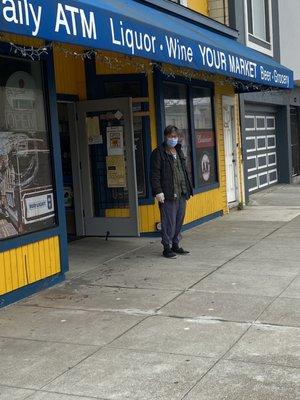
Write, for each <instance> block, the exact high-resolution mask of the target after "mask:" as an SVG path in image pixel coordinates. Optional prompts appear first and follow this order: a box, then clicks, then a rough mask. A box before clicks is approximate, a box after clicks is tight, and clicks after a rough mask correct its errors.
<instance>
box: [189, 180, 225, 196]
mask: <svg viewBox="0 0 300 400" xmlns="http://www.w3.org/2000/svg"><path fill="white" fill-rule="evenodd" d="M219 188H220V183H219V182H215V183H211V184H209V185H204V186H201V187H198V188H195V189H193V195H194V196H195V195H197V194H200V193H204V192H208V191H209V190H214V189H219Z"/></svg>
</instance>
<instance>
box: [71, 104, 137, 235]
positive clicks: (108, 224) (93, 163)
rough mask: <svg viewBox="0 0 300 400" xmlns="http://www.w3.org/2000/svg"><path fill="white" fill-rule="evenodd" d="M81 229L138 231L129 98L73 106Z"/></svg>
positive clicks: (118, 232)
mask: <svg viewBox="0 0 300 400" xmlns="http://www.w3.org/2000/svg"><path fill="white" fill-rule="evenodd" d="M77 113H78V129H79V137H80V140H79V143H80V156H81V157H80V158H81V173H82V186H83V207H84V221H85V234H86V235H87V236H106V235H110V236H139V223H138V194H137V182H136V167H135V152H134V146H135V145H134V130H133V119H132V103H131V99H128V98H119V99H105V100H92V101H86V102H80V103H78V106H77Z"/></svg>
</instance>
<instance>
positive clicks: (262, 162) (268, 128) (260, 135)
mask: <svg viewBox="0 0 300 400" xmlns="http://www.w3.org/2000/svg"><path fill="white" fill-rule="evenodd" d="M245 120H246V131H245V139H246V154H247V156H246V174H247V188H248V192H249V193H253V192H256V191H259V190H263V189H264V188H267V187H268V186H270V185H273V184H275V183H277V181H278V172H277V153H276V142H277V140H276V117H275V114H272V113H270V112H269V113H263V112H259V113H258V112H252V113H247V114H246V116H245Z"/></svg>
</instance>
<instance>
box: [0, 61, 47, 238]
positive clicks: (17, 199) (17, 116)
mask: <svg viewBox="0 0 300 400" xmlns="http://www.w3.org/2000/svg"><path fill="white" fill-rule="evenodd" d="M0 71H1V74H0V76H1V77H0V105H1V107H0V239H6V238H9V237H11V236H18V235H21V234H25V233H30V232H35V231H38V230H41V229H45V228H49V227H52V226H54V225H55V201H54V190H53V183H52V171H51V158H50V149H49V140H48V133H47V129H46V120H45V110H44V93H43V88H42V78H41V70H40V66H39V63H37V62H35V63H34V62H29V61H18V60H13V59H6V58H4V57H3V58H1V57H0Z"/></svg>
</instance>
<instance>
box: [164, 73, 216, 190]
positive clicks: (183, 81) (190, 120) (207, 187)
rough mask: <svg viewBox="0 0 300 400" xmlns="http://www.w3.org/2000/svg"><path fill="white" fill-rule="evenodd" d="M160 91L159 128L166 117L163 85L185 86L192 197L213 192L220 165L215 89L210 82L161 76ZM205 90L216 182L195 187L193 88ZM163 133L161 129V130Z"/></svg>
mask: <svg viewBox="0 0 300 400" xmlns="http://www.w3.org/2000/svg"><path fill="white" fill-rule="evenodd" d="M159 82H160V87H161V90H160V91H159V101H160V110H161V121H160V122H161V126H162V127H163V126H165V125H166V116H165V107H164V93H163V89H162V87H163V84H164V83H177V84H184V85H186V89H187V118H188V129H189V142H190V148H191V165H192V177H191V178H192V184H193V195H196V194H199V193H204V192H208V191H210V190H214V189H217V188H219V187H220V165H219V159H218V154H219V147H218V140H217V130H216V118H215V115H216V114H215V107H216V105H215V87H214V84H213V83H212V82H207V81H201V80H196V79H191V80H189V81H187V80H186V79H185V78H183V77H180V76H175V77H166V76H161V74H160V78H159ZM197 87H198V88H200V89H201V88H205V89H210V90H211V94H210V99H211V113H212V130H213V132H214V140H215V146H214V151H215V171H216V181H215V182H213V183H208V184H203V185H198V186H196V181H195V171H196V168H197V165H196V145H195V140H196V136H195V123H194V108H193V98H194V97H193V88H197ZM161 130H162V131H163V129H161ZM158 132H159V129H158ZM161 140H163V132H162V133H161Z"/></svg>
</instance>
